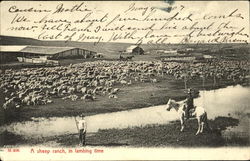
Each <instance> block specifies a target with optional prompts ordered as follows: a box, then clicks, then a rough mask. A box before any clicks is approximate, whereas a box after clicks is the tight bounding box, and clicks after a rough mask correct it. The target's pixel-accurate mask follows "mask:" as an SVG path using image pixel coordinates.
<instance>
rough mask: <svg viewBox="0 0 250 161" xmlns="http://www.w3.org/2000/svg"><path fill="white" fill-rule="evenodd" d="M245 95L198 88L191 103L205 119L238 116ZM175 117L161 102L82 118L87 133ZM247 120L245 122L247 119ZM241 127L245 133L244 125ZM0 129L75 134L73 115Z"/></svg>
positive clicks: (245, 108)
mask: <svg viewBox="0 0 250 161" xmlns="http://www.w3.org/2000/svg"><path fill="white" fill-rule="evenodd" d="M249 95H250V88H249V87H242V86H239V85H238V86H230V87H227V88H223V89H217V90H211V91H201V92H200V97H199V98H197V99H195V100H194V103H195V105H197V106H203V107H204V108H205V109H206V111H207V113H208V118H209V119H214V118H215V117H216V116H228V115H229V114H230V115H231V116H233V117H235V118H240V117H241V114H244V113H245V114H246V113H250V111H249V110H250V107H249V106H250V101H249V99H248V98H249ZM176 119H178V116H177V113H176V112H175V111H173V110H172V111H170V112H168V111H166V110H165V106H164V105H160V106H153V107H148V108H143V109H134V110H128V111H121V112H113V113H106V114H98V115H93V116H88V117H86V120H87V122H88V127H87V132H97V131H98V130H99V129H109V128H126V127H133V126H144V125H147V124H166V123H168V122H169V121H172V120H176ZM247 120H248V123H249V119H247ZM243 129H245V130H247V132H248V133H249V128H248V127H247V128H243ZM2 130H8V131H10V132H13V133H16V134H19V135H24V136H27V137H33V138H36V137H46V136H54V135H63V134H72V133H77V129H76V124H75V119H74V117H63V118H58V117H54V118H49V119H47V118H46V119H45V118H33V121H26V122H22V123H12V124H11V125H8V126H2V127H0V131H2Z"/></svg>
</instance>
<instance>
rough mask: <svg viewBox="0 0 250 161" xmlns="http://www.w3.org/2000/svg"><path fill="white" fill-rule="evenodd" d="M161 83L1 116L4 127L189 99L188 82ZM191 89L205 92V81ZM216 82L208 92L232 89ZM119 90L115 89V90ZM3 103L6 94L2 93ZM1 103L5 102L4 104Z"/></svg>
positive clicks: (207, 86)
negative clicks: (37, 118)
mask: <svg viewBox="0 0 250 161" xmlns="http://www.w3.org/2000/svg"><path fill="white" fill-rule="evenodd" d="M158 80H159V82H157V83H135V84H132V85H126V86H116V87H119V88H120V91H119V92H118V94H117V96H118V98H116V99H115V98H111V99H110V98H108V96H102V95H101V96H100V95H99V96H97V99H96V100H94V101H90V100H76V101H71V100H62V99H61V98H54V99H53V103H51V104H47V105H36V106H24V107H22V108H21V109H20V110H19V111H18V112H17V113H14V114H13V115H11V113H10V115H9V113H6V114H5V115H3V113H2V112H1V113H2V114H1V115H0V118H1V122H2V123H8V122H12V121H22V120H30V118H31V117H55V116H56V117H63V116H76V115H79V114H81V113H85V115H94V114H98V113H107V112H115V111H123V110H128V109H135V108H143V107H149V106H154V105H162V104H166V103H167V101H168V99H169V98H173V99H176V100H181V99H184V98H185V93H184V82H183V81H176V80H174V79H173V78H172V77H171V76H164V77H159V78H158ZM188 83H189V86H190V87H192V88H194V89H197V90H200V89H203V87H202V81H200V82H199V81H193V82H188ZM212 84H213V82H212V81H207V83H206V84H205V86H204V89H212V88H219V87H222V86H226V85H229V84H230V82H225V81H223V83H222V84H220V86H216V87H214V86H213V85H212ZM114 88H115V87H114ZM0 98H1V100H2V101H3V99H4V96H3V92H1V93H0ZM0 103H1V102H0Z"/></svg>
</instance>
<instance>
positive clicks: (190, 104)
mask: <svg viewBox="0 0 250 161" xmlns="http://www.w3.org/2000/svg"><path fill="white" fill-rule="evenodd" d="M193 108H194V97H193V94H192V89H191V88H189V89H188V91H187V99H186V107H185V115H186V119H189V117H190V116H189V115H190V114H189V110H190V109H193Z"/></svg>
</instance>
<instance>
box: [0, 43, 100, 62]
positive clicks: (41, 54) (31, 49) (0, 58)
mask: <svg viewBox="0 0 250 161" xmlns="http://www.w3.org/2000/svg"><path fill="white" fill-rule="evenodd" d="M0 51H1V52H0V62H1V63H7V62H11V61H17V60H18V61H21V62H27V61H28V62H33V63H36V62H41V61H45V60H48V59H50V60H59V59H67V58H71V59H72V58H85V59H86V58H94V57H95V55H96V52H94V51H90V50H86V49H82V48H76V47H51V46H0Z"/></svg>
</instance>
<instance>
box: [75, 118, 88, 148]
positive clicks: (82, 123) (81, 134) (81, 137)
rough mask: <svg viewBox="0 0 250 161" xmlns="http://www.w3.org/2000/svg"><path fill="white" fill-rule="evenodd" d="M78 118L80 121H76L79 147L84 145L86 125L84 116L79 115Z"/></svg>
mask: <svg viewBox="0 0 250 161" xmlns="http://www.w3.org/2000/svg"><path fill="white" fill-rule="evenodd" d="M80 117H81V120H79V121H77V127H78V129H79V140H80V146H83V145H85V143H86V140H85V137H86V130H87V123H86V121H85V119H84V117H85V116H84V114H81V115H80Z"/></svg>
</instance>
